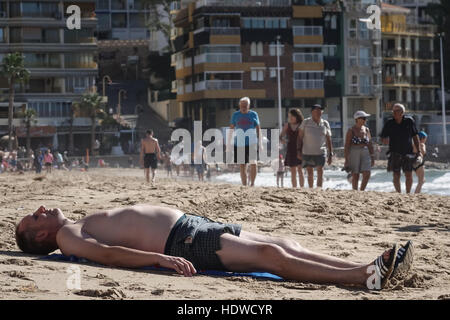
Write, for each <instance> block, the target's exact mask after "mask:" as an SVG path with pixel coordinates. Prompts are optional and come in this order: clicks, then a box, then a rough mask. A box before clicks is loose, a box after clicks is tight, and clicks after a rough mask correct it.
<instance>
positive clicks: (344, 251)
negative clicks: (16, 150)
mask: <svg viewBox="0 0 450 320" xmlns="http://www.w3.org/2000/svg"><path fill="white" fill-rule="evenodd" d="M35 177H36V175H35V174H33V173H26V174H23V175H19V174H12V173H7V174H1V175H0V205H1V207H2V210H0V287H1V288H2V289H1V290H0V299H450V237H449V235H450V215H449V213H450V199H449V197H444V196H433V195H418V196H415V195H398V194H395V193H376V192H353V191H336V190H323V191H318V190H312V191H311V190H304V189H302V190H300V189H297V190H293V189H290V188H286V189H277V188H268V187H267V188H244V187H240V186H236V185H230V184H216V183H214V184H212V183H198V182H192V181H186V180H167V179H159V180H158V182H157V184H156V186H154V187H152V186H150V185H146V184H145V183H144V177H143V172H142V171H141V170H138V169H101V170H92V171H90V172H89V173H83V172H79V171H72V172H64V171H56V172H54V173H52V174H51V175H49V176H47V177H45V178H43V179H40V180H35V179H33V178H35ZM143 203H148V204H154V205H163V206H171V207H176V208H178V209H180V210H183V211H185V212H194V213H196V214H199V215H204V216H206V217H208V218H210V219H213V220H217V221H223V222H225V221H226V222H233V223H239V224H242V225H243V229H244V230H248V231H254V232H259V233H264V234H270V235H274V236H284V237H290V238H292V239H295V240H297V241H298V242H299V243H300V244H302V245H303V246H305V247H307V248H310V249H313V250H316V251H319V252H322V253H329V254H331V255H334V256H339V257H343V258H347V259H351V260H354V261H357V262H370V261H372V260H373V259H374V258H375V257H377V256H378V255H379V254H380V253H381V252H383V251H384V250H385V249H386V248H388V247H389V246H390V244H391V243H393V242H401V243H403V242H405V241H406V240H408V239H412V240H413V241H414V242H415V246H416V251H415V253H416V256H415V262H414V267H413V270H412V271H411V272H410V274H409V276H408V278H407V279H406V280H405V281H403V282H401V283H393V284H391V285H390V287H389V288H388V289H387V290H384V291H381V292H374V291H368V290H364V289H359V288H348V287H342V286H334V285H314V284H305V283H298V282H292V281H286V282H275V281H267V280H256V279H252V278H248V277H230V278H216V277H208V276H195V277H194V278H184V277H182V276H179V275H176V274H175V273H170V272H153V271H139V270H137V271H136V270H127V269H114V268H107V267H100V266H97V265H93V264H78V265H77V266H79V267H80V270H81V291H79V290H78V291H77V290H69V289H68V288H67V286H66V282H67V278H68V276H69V273H68V272H67V269H68V268H69V267H70V266H71V265H72V264H70V263H67V262H54V261H42V260H38V259H37V257H36V256H30V255H27V254H23V253H21V252H20V251H19V249H18V248H17V246H16V244H15V237H14V224H15V223H16V222H18V221H19V220H20V219H21V217H23V216H24V215H25V214H28V213H31V212H33V211H35V210H36V209H37V208H38V206H40V205H42V204H45V205H46V206H47V207H50V208H53V207H59V208H61V209H62V211H63V212H64V214H65V215H66V217H68V218H70V219H80V218H82V217H84V216H86V215H89V214H91V213H95V212H96V211H98V210H102V209H109V208H113V207H118V206H130V205H134V204H143ZM57 253H59V251H57Z"/></svg>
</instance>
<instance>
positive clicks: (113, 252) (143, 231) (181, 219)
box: [16, 205, 413, 289]
mask: <svg viewBox="0 0 450 320" xmlns="http://www.w3.org/2000/svg"><path fill="white" fill-rule="evenodd" d="M16 241H17V244H18V246H19V248H20V249H21V250H22V251H24V252H26V253H32V254H48V253H50V252H52V251H54V250H56V249H60V250H61V252H62V253H63V254H65V255H75V256H78V257H82V258H85V259H88V260H91V261H94V262H97V263H100V264H104V265H109V266H117V267H125V268H140V267H144V266H161V267H165V268H169V269H173V270H175V271H177V272H178V273H180V274H183V275H185V276H193V275H194V274H195V273H196V272H197V270H226V271H234V272H253V271H265V272H271V273H273V274H276V275H279V276H281V277H283V278H285V279H291V280H297V281H302V282H313V283H332V284H346V285H355V286H368V287H369V288H370V289H374V288H375V289H382V288H383V287H384V286H385V285H386V283H387V282H388V280H389V279H390V278H392V277H395V278H396V279H397V278H399V277H404V276H405V275H406V273H407V272H408V271H409V269H410V267H411V264H412V258H413V247H412V243H411V242H408V243H407V244H406V245H405V246H404V247H401V248H400V247H397V245H394V247H393V248H392V249H389V250H386V251H385V252H384V253H383V254H382V255H380V256H379V257H378V258H377V259H376V260H375V261H373V262H371V263H354V262H350V261H346V260H343V259H340V258H337V257H333V256H329V255H324V254H320V253H315V252H312V251H310V250H308V249H305V248H303V247H301V246H300V245H299V244H298V243H297V242H295V241H293V240H289V239H282V238H275V237H270V236H266V235H260V234H255V233H251V232H246V231H242V230H241V226H240V225H237V224H230V223H218V222H214V221H211V220H209V219H207V218H204V217H199V216H195V215H190V214H184V213H183V212H181V211H180V210H177V209H171V208H165V207H156V206H148V205H147V206H144V205H142V206H134V207H129V208H117V209H112V210H108V211H104V212H99V213H96V214H92V215H89V216H87V217H85V218H83V219H81V220H79V221H77V222H75V221H71V220H69V219H67V218H66V217H65V216H64V215H63V213H62V211H61V210H60V209H47V208H46V207H45V206H41V207H40V208H39V209H37V211H36V212H34V213H32V214H28V215H27V216H25V217H24V218H23V219H22V220H21V221H20V223H19V224H18V225H17V227H16ZM399 248H400V249H399ZM370 279H375V283H376V284H378V286H376V285H375V286H374V287H370V286H369V285H368V282H370V281H371V280H370Z"/></svg>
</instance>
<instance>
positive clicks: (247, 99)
mask: <svg viewBox="0 0 450 320" xmlns="http://www.w3.org/2000/svg"><path fill="white" fill-rule="evenodd" d="M242 101H246V102H247V105H248V106H249V107H250V98H249V97H244V98H242V99H241V100H239V103H241V102H242Z"/></svg>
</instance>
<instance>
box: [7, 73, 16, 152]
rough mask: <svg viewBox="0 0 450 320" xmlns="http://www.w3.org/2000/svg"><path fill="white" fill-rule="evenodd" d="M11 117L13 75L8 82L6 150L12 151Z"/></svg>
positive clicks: (12, 114) (12, 112)
mask: <svg viewBox="0 0 450 320" xmlns="http://www.w3.org/2000/svg"><path fill="white" fill-rule="evenodd" d="M13 117H14V77H12V78H11V81H10V84H9V108H8V151H10V152H11V151H12V135H13V125H12V124H13ZM16 139H17V138H16Z"/></svg>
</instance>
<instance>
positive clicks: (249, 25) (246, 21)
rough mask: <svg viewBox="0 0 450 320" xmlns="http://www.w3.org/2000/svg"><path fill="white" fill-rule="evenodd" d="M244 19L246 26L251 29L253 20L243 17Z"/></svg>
mask: <svg viewBox="0 0 450 320" xmlns="http://www.w3.org/2000/svg"><path fill="white" fill-rule="evenodd" d="M243 20H244V28H246V29H250V28H251V27H252V21H251V20H250V19H243Z"/></svg>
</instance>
